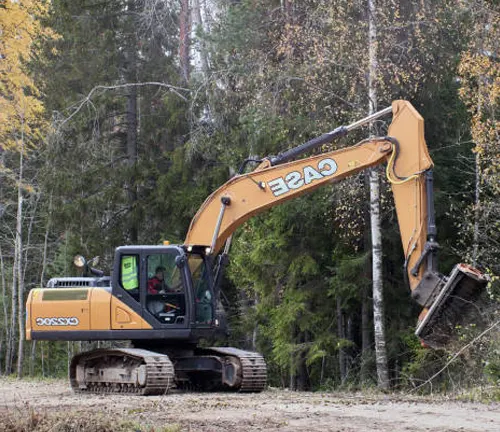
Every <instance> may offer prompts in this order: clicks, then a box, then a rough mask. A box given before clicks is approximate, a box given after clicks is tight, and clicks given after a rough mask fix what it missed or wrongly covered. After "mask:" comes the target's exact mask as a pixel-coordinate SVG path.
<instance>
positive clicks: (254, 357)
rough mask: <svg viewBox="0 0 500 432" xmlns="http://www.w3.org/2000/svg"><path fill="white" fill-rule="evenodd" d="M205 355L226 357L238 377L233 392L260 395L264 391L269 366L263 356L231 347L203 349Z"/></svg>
mask: <svg viewBox="0 0 500 432" xmlns="http://www.w3.org/2000/svg"><path fill="white" fill-rule="evenodd" d="M203 352H204V354H205V355H216V356H219V357H220V356H224V360H225V363H226V364H231V365H232V366H233V372H232V373H235V374H236V375H237V376H236V377H235V379H234V382H235V385H234V387H233V388H232V390H236V391H239V392H246V393H258V392H261V391H262V390H264V388H265V387H266V382H267V366H266V362H265V360H264V357H262V355H261V354H259V353H256V352H252V351H244V350H240V349H237V348H231V347H210V348H205V349H203Z"/></svg>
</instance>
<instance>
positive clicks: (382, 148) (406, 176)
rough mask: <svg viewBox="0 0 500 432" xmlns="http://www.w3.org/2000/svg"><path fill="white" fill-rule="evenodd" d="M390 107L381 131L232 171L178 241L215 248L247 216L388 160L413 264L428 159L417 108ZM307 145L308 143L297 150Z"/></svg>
mask: <svg viewBox="0 0 500 432" xmlns="http://www.w3.org/2000/svg"><path fill="white" fill-rule="evenodd" d="M392 113H393V120H392V123H391V125H390V127H389V133H388V136H387V137H377V138H371V139H368V140H365V141H362V142H361V143H359V144H357V145H355V146H353V147H349V148H343V149H340V150H335V151H330V152H325V153H320V154H318V155H315V156H312V157H308V158H305V159H300V160H296V161H292V162H286V163H281V161H282V160H283V159H288V157H289V156H288V155H287V156H285V157H280V156H278V157H275V158H270V159H266V160H264V162H262V163H261V164H260V165H259V167H258V168H257V169H256V170H255V171H253V172H250V173H248V174H242V175H238V176H235V177H233V178H232V179H230V180H229V181H228V182H227V183H225V184H224V185H223V186H221V187H220V188H219V189H217V190H216V191H215V192H214V193H213V194H212V195H210V196H209V197H208V198H207V200H206V201H205V202H204V203H203V205H202V206H201V208H200V209H199V211H198V213H197V214H196V215H195V217H194V218H193V220H192V222H191V226H190V228H189V231H188V234H187V236H186V240H185V243H184V244H185V245H186V246H187V247H200V246H201V247H203V248H205V249H207V250H208V249H209V252H210V253H211V254H215V253H217V252H218V251H219V250H220V249H221V247H222V246H223V245H224V243H225V241H226V240H227V239H228V238H229V237H230V236H231V235H232V234H233V232H234V231H235V230H236V229H237V228H238V227H239V226H240V225H242V224H243V223H244V222H245V221H247V220H248V219H249V218H251V217H252V216H254V215H256V214H258V213H261V212H263V211H264V210H266V209H268V208H271V207H274V206H277V205H279V204H282V203H283V202H285V201H288V200H290V199H292V198H295V197H297V196H300V195H302V194H305V193H308V192H311V191H313V190H315V189H317V188H319V187H321V186H323V185H325V184H330V183H333V182H337V181H340V180H342V179H344V178H346V177H349V176H352V175H354V174H356V173H358V172H359V171H362V170H364V169H366V168H369V167H373V166H376V165H380V164H382V163H384V162H387V161H389V162H390V163H389V165H388V170H387V173H388V177H389V179H390V180H391V183H392V191H393V193H394V200H395V203H396V212H397V215H398V222H399V226H400V232H401V240H402V243H403V249H404V251H405V257H406V260H407V264H408V268H409V269H411V268H415V264H416V262H417V260H418V257H420V256H422V254H423V251H424V248H425V244H426V241H427V216H428V214H427V205H428V203H427V196H428V194H427V192H426V181H425V177H426V176H425V173H426V172H427V170H429V169H430V168H431V167H432V165H433V164H432V160H431V158H430V156H429V154H428V151H427V146H426V144H425V140H424V124H423V119H422V117H421V116H420V114H419V113H418V112H417V111H416V110H415V109H414V108H413V106H412V105H411V104H410V103H409V102H406V101H396V102H394V103H393V106H392ZM340 130H342V129H340ZM344 130H345V128H344ZM346 133H347V132H344V133H343V134H346ZM332 135H333V134H332ZM333 139H334V138H332V139H330V141H331V140H333ZM324 142H325V141H323V142H322V144H323V143H324ZM307 150H310V147H308V148H307V149H304V150H302V151H307ZM417 267H422V266H417ZM419 274H420V275H421V274H422V268H420V269H419V270H418V272H417V276H415V275H414V274H411V273H409V275H408V276H409V281H410V286H411V287H414V286H416V285H417V284H418V282H419V276H418V275H419Z"/></svg>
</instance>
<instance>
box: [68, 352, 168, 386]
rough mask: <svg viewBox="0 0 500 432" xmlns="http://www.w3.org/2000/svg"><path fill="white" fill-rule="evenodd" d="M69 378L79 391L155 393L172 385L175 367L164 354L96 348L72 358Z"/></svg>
mask: <svg viewBox="0 0 500 432" xmlns="http://www.w3.org/2000/svg"><path fill="white" fill-rule="evenodd" d="M70 381H71V387H72V388H73V390H74V391H75V392H79V393H132V394H138V395H158V394H165V393H167V392H168V391H169V390H170V388H171V387H172V385H173V383H174V367H173V365H172V362H171V361H170V359H169V357H168V356H167V355H165V354H159V353H156V352H152V351H148V350H144V349H136V348H126V349H97V350H93V351H88V352H85V353H80V354H77V355H76V356H74V357H73V359H72V360H71V365H70Z"/></svg>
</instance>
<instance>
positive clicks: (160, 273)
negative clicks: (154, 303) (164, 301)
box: [148, 266, 170, 294]
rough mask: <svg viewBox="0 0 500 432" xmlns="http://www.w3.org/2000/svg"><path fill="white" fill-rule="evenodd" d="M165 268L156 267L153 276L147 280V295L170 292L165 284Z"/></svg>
mask: <svg viewBox="0 0 500 432" xmlns="http://www.w3.org/2000/svg"><path fill="white" fill-rule="evenodd" d="M164 272H165V267H162V266H158V267H156V270H155V274H154V276H153V277H152V278H151V279H149V280H148V294H165V292H167V291H170V289H169V287H168V285H167V283H166V282H165V273H164Z"/></svg>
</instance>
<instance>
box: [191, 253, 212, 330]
mask: <svg viewBox="0 0 500 432" xmlns="http://www.w3.org/2000/svg"><path fill="white" fill-rule="evenodd" d="M189 269H190V270H191V274H192V279H193V287H194V295H195V302H196V311H195V313H196V322H197V323H198V324H209V323H211V322H212V320H213V316H214V313H213V305H212V292H211V291H210V285H209V280H208V274H207V272H208V269H207V267H206V266H205V262H204V261H203V259H202V258H201V257H197V256H196V255H191V256H190V257H189Z"/></svg>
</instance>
